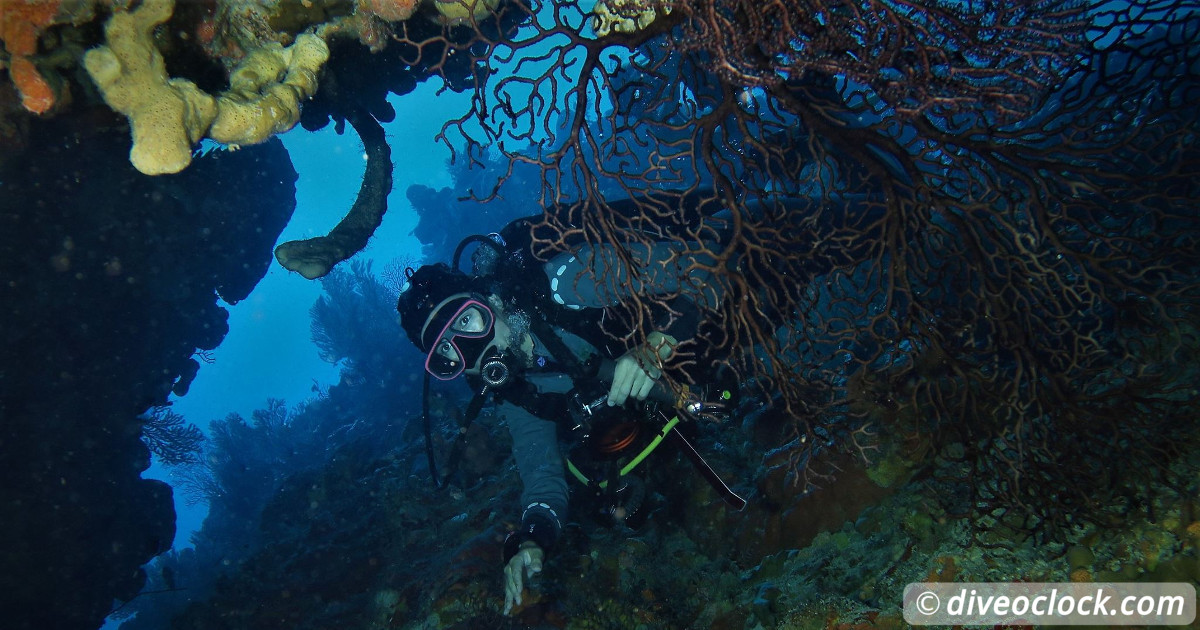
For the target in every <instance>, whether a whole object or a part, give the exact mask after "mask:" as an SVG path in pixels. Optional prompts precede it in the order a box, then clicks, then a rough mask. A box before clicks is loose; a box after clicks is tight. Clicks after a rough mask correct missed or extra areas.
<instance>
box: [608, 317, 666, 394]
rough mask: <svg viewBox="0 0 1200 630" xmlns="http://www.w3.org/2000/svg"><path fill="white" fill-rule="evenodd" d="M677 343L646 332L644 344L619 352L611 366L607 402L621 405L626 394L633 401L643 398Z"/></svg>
mask: <svg viewBox="0 0 1200 630" xmlns="http://www.w3.org/2000/svg"><path fill="white" fill-rule="evenodd" d="M677 345H679V341H677V340H676V339H675V338H674V337H672V336H671V335H668V334H665V333H661V332H658V331H657V330H656V331H654V332H652V333H650V334H649V335H646V343H645V344H643V345H640V346H638V347H636V348H634V349H632V350H630V351H629V352H626V353H625V354H623V355H621V358H619V359H617V363H616V367H614V368H613V382H612V387H610V388H609V390H608V405H609V406H610V407H618V406H620V405H623V404H625V400H626V399H627V398H629V397H630V396H632V397H633V398H634V399H636V400H646V396H648V395H650V390H652V389H654V384H655V382H657V381H658V377H660V376H662V365H663V361H666V360H667V359H669V358H670V357H671V354H672V353H673V352H675V346H677Z"/></svg>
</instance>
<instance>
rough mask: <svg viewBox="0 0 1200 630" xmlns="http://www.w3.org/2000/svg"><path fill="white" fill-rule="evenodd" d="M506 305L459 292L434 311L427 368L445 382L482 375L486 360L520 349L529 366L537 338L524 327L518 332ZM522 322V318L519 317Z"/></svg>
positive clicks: (517, 353) (429, 325)
mask: <svg viewBox="0 0 1200 630" xmlns="http://www.w3.org/2000/svg"><path fill="white" fill-rule="evenodd" d="M512 317H514V315H512V314H509V313H506V312H505V311H504V308H503V303H502V302H501V301H500V300H499V299H498V298H496V297H494V296H489V297H486V298H485V297H482V296H478V295H474V294H471V293H458V294H455V295H452V296H450V297H448V298H446V299H445V300H443V301H442V302H441V303H440V304H439V305H438V306H437V307H435V308H434V310H433V314H432V315H431V316H430V318H429V321H428V322H426V324H425V330H424V331H423V332H422V334H423V335H431V334H432V333H435V332H437V333H438V334H437V335H436V336H435V337H432V338H431V347H430V351H429V355H428V357H427V358H426V360H425V369H426V370H427V371H428V372H429V373H430V374H431V375H433V376H434V377H436V378H438V379H441V380H451V379H454V378H457V377H458V376H459V375H460V374H464V373H466V374H479V373H480V369H481V367H482V363H483V359H484V358H485V357H490V356H495V355H498V354H501V353H503V352H505V351H506V350H508V349H509V348H510V347H511V346H514V345H515V346H516V348H514V350H515V356H519V357H522V359H521V360H522V361H523V362H525V363H528V362H530V361H532V357H533V339H532V338H531V337H530V336H529V334H528V333H527V332H525V329H527V327H523V328H522V329H521V330H519V331H518V330H514V329H513V327H512V325H511V324H510V322H509V320H510V318H512ZM517 319H521V317H517Z"/></svg>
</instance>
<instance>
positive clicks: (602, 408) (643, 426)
mask: <svg viewBox="0 0 1200 630" xmlns="http://www.w3.org/2000/svg"><path fill="white" fill-rule="evenodd" d="M571 398H572V405H571V408H572V418H573V420H574V427H572V435H573V437H574V438H575V440H576V443H575V445H574V447H572V448H571V450H570V452H569V455H568V457H567V468H568V470H569V471H570V472H571V474H572V476H574V477H575V478H576V479H577V480H578V481H579V482H580V483H582V484H584V485H585V486H587V493H586V497H587V502H588V504H589V505H588V508H587V512H589V513H590V514H592V516H593V517H594V518H595V519H596V520H597V521H598V522H599V523H600V524H602V525H605V526H609V527H611V526H614V525H619V524H623V525H626V526H628V527H630V528H634V529H636V528H638V527H640V526H641V525H642V524H643V523H644V522H645V520H646V515H647V513H648V510H645V509H643V508H644V507H645V505H644V503H645V498H646V484H645V482H644V481H643V479H642V478H641V477H639V476H637V475H634V474H632V470H633V469H634V467H636V466H637V465H639V464H640V463H641V462H642V461H643V460H644V459H645V458H646V457H648V456H649V455H650V454H651V452H652V451H654V449H655V447H657V446H658V444H659V442H660V441H661V438H662V434H664V433H665V432H666V431H668V430H669V428H666V426H665V424H664V423H667V420H666V417H665V415H664V414H662V413H661V412H660V411H659V408H660V406H661V404H660V403H656V402H639V403H636V404H630V405H627V406H625V407H610V406H608V404H607V396H606V395H605V392H603V391H591V390H576V391H575V392H573V393H572V396H571ZM670 426H672V427H673V426H674V424H673V423H671V424H670Z"/></svg>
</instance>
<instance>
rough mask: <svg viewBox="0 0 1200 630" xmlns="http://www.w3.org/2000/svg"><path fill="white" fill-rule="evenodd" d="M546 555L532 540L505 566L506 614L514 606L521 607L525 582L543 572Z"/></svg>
mask: <svg viewBox="0 0 1200 630" xmlns="http://www.w3.org/2000/svg"><path fill="white" fill-rule="evenodd" d="M545 557H546V554H545V553H544V552H543V551H542V548H541V547H539V546H538V544H537V543H535V542H533V541H532V540H527V541H525V542H523V543H521V546H520V547H518V548H517V553H516V555H514V556H513V557H512V558H511V559H510V560H509V561H508V564H506V565H504V614H505V615H507V614H508V613H509V612H510V611H512V608H513V606H520V605H521V592H522V591H524V590H525V582H526V580H529V579H531V578H533V576H535V575H537V574H538V573H541V572H542V560H543V559H544V558H545Z"/></svg>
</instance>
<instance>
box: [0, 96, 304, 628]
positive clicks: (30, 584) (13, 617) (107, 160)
mask: <svg viewBox="0 0 1200 630" xmlns="http://www.w3.org/2000/svg"><path fill="white" fill-rule="evenodd" d="M95 122H96V121H95V120H94V117H92V119H89V120H88V121H86V122H83V121H80V120H76V119H64V118H59V119H56V120H55V121H54V124H53V125H51V124H50V123H42V122H37V121H35V124H33V125H32V126H31V130H30V134H29V140H30V142H31V143H32V144H34V145H36V146H38V147H39V148H40V149H39V150H38V151H31V152H29V153H28V154H27V159H26V160H24V161H23V163H22V164H20V165H15V164H9V165H8V166H7V167H6V169H5V170H2V171H0V191H2V192H0V261H2V265H0V268H2V269H3V270H4V278H3V283H2V284H0V303H2V304H3V305H4V308H3V309H0V348H3V350H2V351H0V352H2V353H3V354H2V355H0V471H2V473H3V477H4V480H5V483H4V484H3V489H0V509H2V510H3V513H4V514H5V515H6V518H4V519H3V520H2V521H0V540H2V541H3V542H2V543H0V558H3V562H4V566H5V567H6V570H5V571H4V573H3V576H2V577H0V609H3V610H4V611H5V624H4V625H5V627H7V628H64V629H70V628H96V627H99V626H100V625H101V624H102V622H103V619H104V617H105V616H106V615H107V613H108V612H109V610H110V608H111V607H112V602H113V600H114V598H118V599H129V598H131V597H133V596H135V595H136V594H137V593H138V591H139V590H140V589H141V588H142V585H143V583H144V582H145V574H144V573H143V571H142V569H141V568H140V567H141V566H142V565H143V564H145V563H146V562H148V561H149V560H150V559H151V558H152V557H154V556H155V555H157V554H159V553H161V552H163V551H165V550H167V549H168V548H169V547H170V546H171V543H172V540H173V538H174V533H175V514H174V507H173V503H172V495H171V489H170V488H169V487H168V486H167V485H166V484H164V483H162V482H159V481H153V480H147V479H142V478H141V477H140V473H141V472H142V471H144V470H145V469H146V468H147V467H148V466H149V464H150V455H149V451H148V450H147V448H146V446H145V445H144V444H143V442H142V441H141V437H140V436H141V423H142V420H141V419H140V418H139V417H140V416H141V414H143V413H144V412H145V411H146V410H147V409H148V408H150V407H151V406H155V405H162V404H165V403H166V402H167V397H168V394H169V393H170V392H171V391H172V389H174V390H175V391H176V392H183V391H186V388H187V385H188V383H189V382H190V380H191V378H192V377H194V376H195V373H196V370H197V369H198V367H199V364H198V362H197V360H196V358H193V357H194V356H203V355H202V354H200V355H197V353H198V352H200V351H203V350H207V349H211V348H215V347H216V346H217V344H218V343H219V342H220V341H221V339H222V338H223V337H224V336H225V334H226V332H227V331H228V326H227V324H226V320H227V318H228V313H227V312H226V311H225V309H223V308H221V307H220V306H219V305H218V304H217V297H218V296H220V297H221V298H222V299H224V300H225V301H227V302H230V303H234V302H237V301H239V300H241V299H243V298H245V297H246V296H247V295H248V294H249V293H250V290H251V289H252V288H253V287H254V286H255V285H256V284H257V283H258V281H259V280H260V279H261V278H262V277H263V275H264V274H265V273H266V270H267V267H268V265H269V264H270V261H271V247H272V246H273V245H274V243H275V241H276V239H277V238H278V235H279V233H280V231H281V230H282V229H283V226H284V225H286V223H287V221H288V219H289V218H290V217H291V214H292V211H293V210H294V208H295V181H296V172H295V170H294V169H293V168H292V166H291V162H290V160H289V158H288V156H287V153H286V151H285V150H284V148H283V146H282V144H281V143H280V142H278V141H277V140H275V141H271V142H268V143H266V144H263V145H259V146H255V147H251V148H247V149H245V150H242V151H238V152H218V153H210V154H208V155H205V156H203V157H200V158H198V159H196V160H195V162H194V164H193V166H192V167H191V168H189V169H187V171H186V172H184V173H182V174H179V175H169V176H159V177H148V176H145V175H142V174H140V173H138V172H137V171H136V170H134V168H133V167H132V166H131V165H130V164H129V162H128V161H127V160H125V159H122V157H121V156H122V154H123V149H122V147H127V146H128V142H129V141H128V135H127V133H126V132H125V131H124V130H122V129H120V126H119V125H112V127H113V128H114V129H115V130H114V131H102V129H105V128H106V127H108V125H104V124H95ZM79 130H83V131H79Z"/></svg>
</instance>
